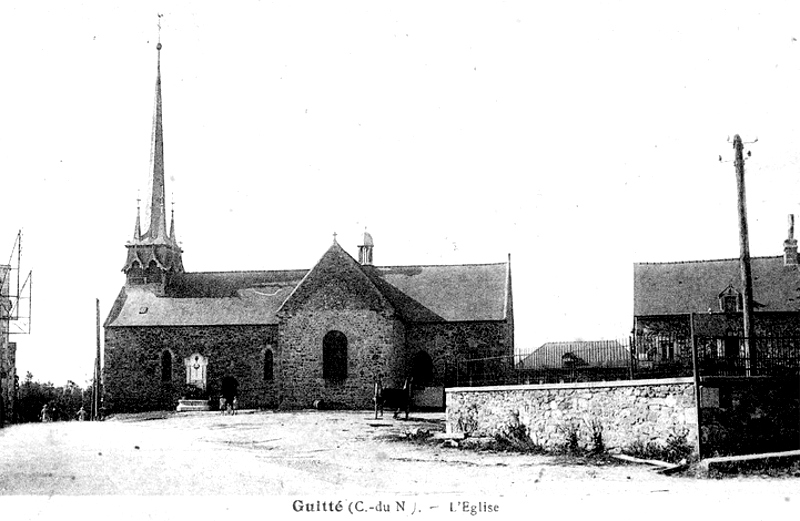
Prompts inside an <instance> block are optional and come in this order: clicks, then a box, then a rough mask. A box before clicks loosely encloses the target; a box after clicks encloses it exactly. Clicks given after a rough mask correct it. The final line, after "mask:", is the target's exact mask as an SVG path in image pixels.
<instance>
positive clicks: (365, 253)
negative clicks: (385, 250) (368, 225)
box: [358, 230, 374, 266]
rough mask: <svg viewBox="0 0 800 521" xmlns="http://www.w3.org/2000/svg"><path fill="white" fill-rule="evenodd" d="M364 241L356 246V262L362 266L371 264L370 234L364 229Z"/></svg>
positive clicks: (371, 245)
mask: <svg viewBox="0 0 800 521" xmlns="http://www.w3.org/2000/svg"><path fill="white" fill-rule="evenodd" d="M363 242H364V243H363V244H361V245H360V246H359V247H358V262H359V264H361V265H362V266H372V247H373V246H374V243H373V242H372V235H370V234H369V233H367V231H366V230H364V241H363Z"/></svg>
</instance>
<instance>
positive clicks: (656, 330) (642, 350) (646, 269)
mask: <svg viewBox="0 0 800 521" xmlns="http://www.w3.org/2000/svg"><path fill="white" fill-rule="evenodd" d="M783 247H784V253H783V255H779V256H771V257H753V258H752V259H751V271H752V281H753V322H754V326H755V335H756V337H760V338H764V337H770V338H787V339H788V338H798V337H800V267H799V266H798V251H797V240H796V239H795V238H794V216H793V215H790V216H789V232H788V238H787V239H786V240H785V241H784V243H783ZM633 272H634V276H633V278H634V282H633V287H634V299H633V307H634V312H633V314H634V319H633V322H634V323H633V332H634V335H635V338H636V339H637V344H638V345H637V356H638V357H643V358H647V359H662V360H671V359H677V358H681V357H682V358H687V357H690V356H691V353H690V344H689V342H690V337H691V331H690V329H691V327H692V326H691V325H690V321H691V317H692V316H694V329H695V335H696V336H700V337H704V338H711V339H717V340H719V342H718V344H719V351H720V352H719V354H720V355H727V356H730V357H737V356H739V354H740V353H739V350H740V348H741V345H742V342H741V338H742V337H743V336H744V334H743V323H742V322H743V319H742V305H743V302H742V300H743V299H742V282H741V275H740V261H739V259H738V258H734V259H718V260H704V261H686V262H663V263H637V264H634V270H633Z"/></svg>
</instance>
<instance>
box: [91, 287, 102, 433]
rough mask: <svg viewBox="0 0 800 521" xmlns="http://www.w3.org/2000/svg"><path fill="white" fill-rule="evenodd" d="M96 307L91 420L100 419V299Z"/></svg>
mask: <svg viewBox="0 0 800 521" xmlns="http://www.w3.org/2000/svg"><path fill="white" fill-rule="evenodd" d="M95 300H96V307H97V353H96V354H95V359H94V382H93V383H92V420H95V421H97V420H99V419H100V299H95Z"/></svg>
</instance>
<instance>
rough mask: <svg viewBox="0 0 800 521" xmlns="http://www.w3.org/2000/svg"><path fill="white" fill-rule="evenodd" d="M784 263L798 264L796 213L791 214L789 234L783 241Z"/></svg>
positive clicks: (788, 264) (789, 264) (785, 264)
mask: <svg viewBox="0 0 800 521" xmlns="http://www.w3.org/2000/svg"><path fill="white" fill-rule="evenodd" d="M783 265H784V266H796V265H797V239H795V238H794V214H789V234H788V237H787V238H786V240H785V241H783Z"/></svg>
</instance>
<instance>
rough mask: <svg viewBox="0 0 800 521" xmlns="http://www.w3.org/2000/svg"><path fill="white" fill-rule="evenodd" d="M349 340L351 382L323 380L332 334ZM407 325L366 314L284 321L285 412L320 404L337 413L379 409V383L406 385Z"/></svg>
mask: <svg viewBox="0 0 800 521" xmlns="http://www.w3.org/2000/svg"><path fill="white" fill-rule="evenodd" d="M334 330H335V331H341V332H342V333H344V335H345V336H346V337H347V377H346V378H345V379H344V381H341V382H335V381H328V380H325V379H324V378H323V370H322V369H323V368H322V342H323V338H324V337H325V335H326V334H327V333H328V332H329V331H334ZM404 337H405V332H404V328H403V324H402V323H401V322H400V321H398V320H396V319H394V318H393V317H392V316H391V314H388V313H385V312H377V311H372V310H366V309H361V310H358V309H344V310H321V309H317V310H310V311H302V312H296V313H294V314H293V315H292V316H291V317H287V318H286V319H284V320H281V323H280V326H279V343H280V350H281V356H280V358H281V367H280V376H279V378H278V381H279V385H280V386H281V389H280V391H279V395H280V396H279V401H280V407H281V408H305V407H311V406H312V405H313V402H314V401H315V400H322V401H323V402H324V403H325V404H327V405H328V406H332V407H337V408H340V407H341V408H357V409H369V408H371V407H372V406H373V392H374V384H375V379H376V377H377V376H378V375H382V378H383V383H384V385H385V386H387V387H389V386H398V385H401V384H402V381H401V380H402V378H403V375H404V374H405V370H406V369H405V368H406V365H407V356H406V352H405V346H404Z"/></svg>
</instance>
